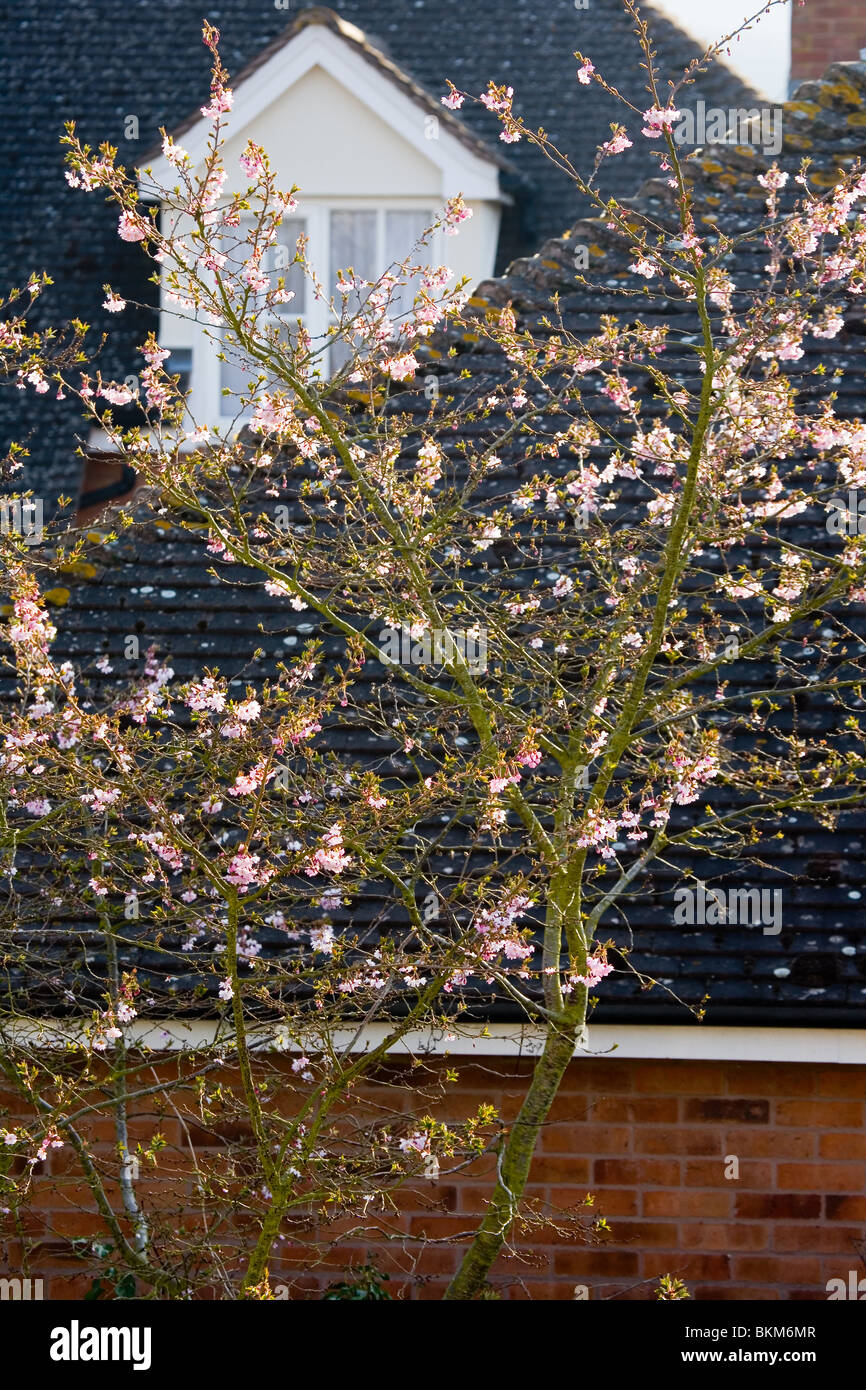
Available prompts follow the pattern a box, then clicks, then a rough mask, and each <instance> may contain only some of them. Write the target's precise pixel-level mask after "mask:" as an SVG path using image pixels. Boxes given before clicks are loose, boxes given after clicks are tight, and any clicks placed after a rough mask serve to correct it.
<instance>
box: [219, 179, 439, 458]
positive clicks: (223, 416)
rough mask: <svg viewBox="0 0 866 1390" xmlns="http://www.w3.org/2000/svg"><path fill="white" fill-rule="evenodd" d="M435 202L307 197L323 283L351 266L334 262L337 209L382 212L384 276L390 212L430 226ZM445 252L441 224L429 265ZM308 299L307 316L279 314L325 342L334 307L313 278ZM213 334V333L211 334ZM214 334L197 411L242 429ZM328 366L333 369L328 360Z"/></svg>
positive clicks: (305, 215)
mask: <svg viewBox="0 0 866 1390" xmlns="http://www.w3.org/2000/svg"><path fill="white" fill-rule="evenodd" d="M434 202H435V199H433V198H431V197H430V196H429V195H427V196H422V197H420V198H419V197H415V198H410V197H407V198H393V197H392V198H358V197H354V198H352V197H346V198H342V197H334V198H310V199H304V200H303V201H302V203H301V204H300V205H299V206H298V210H297V214H296V215H297V217H298V218H299V219H301V220H305V221H306V224H307V233H306V234H307V253H308V256H309V258H310V262H311V264H312V265H313V267H314V269H315V270H316V273H317V275H318V276H319V278H320V279H321V281H322V284H323V285H324V286H326V287H328V286H330V287H332V288H333V286H334V285H335V283H336V277H337V271H338V270H345V269H346V268H347V267H345V266H332V265H330V263H329V262H330V244H331V236H330V231H331V227H330V223H331V213H332V212H376V213H378V218H377V227H376V259H377V264H378V265H380V266H381V270H380V274H381V273H382V272H384V271H385V270H386V269H387V266H386V265H385V263H384V257H385V220H386V214H387V213H388V212H417V213H423V214H425V215H428V225H429V223H432V222H433V221H434V219H435V217H436V216H437V209H436V208H435V207H433V206H432V204H433V203H434ZM410 249H411V248H410V247H408V246H407V247H406V248H405V253H406V254H407V255H408V253H409V251H410ZM442 256H443V247H442V230H441V228H438V229H437V230H436V231H435V232H434V233H433V235H432V236H431V238H430V242H429V245H428V247H427V249H426V253H425V257H426V263H429V264H430V265H431V266H438V265H440V264H441V263H442ZM306 298H307V303H306V312H305V313H304V314H303V315H297V314H295V315H293V314H292V312H291V308H292V306H291V305H288V306H287V308H288V312H287V313H286V314H284V315H283V314H281V315H274V318H275V319H276V318H278V317H279V318H280V319H283V320H285V321H286V322H288V323H294V322H296V320H297V319H298V318H299V317H300V318H301V319H302V322H303V323H304V326H305V327H306V329H307V332H308V333H309V334H310V336H311V337H312V338H313V340H314V341H316V340H321V338H322V337H323V336H324V334H325V333H326V332H327V329H328V323H329V315H328V309H327V306H326V305H325V304H324V303H323V302H322V301H321V300H319V299H317V298H316V297H315V296H314V294H313V290H312V285H311V284H310V282H309V281H308V282H307V297H306ZM208 332H209V334H210V335H211V336H208ZM208 332H205V330H204V329H203V328H200V331H199V332H198V334H197V335H196V341H195V344H194V346H193V353H192V376H191V380H192V390H193V395H192V406H193V412H194V413H195V415H196V417H197V418H198V419H199V420H201V419H204V420H207V421H209V422H212V423H213V424H214V425H216V426H217V427H218V428H219V429H220V430H221V431H226V430H231V429H232V426H233V425H234V429H235V432H236V431H237V430H239V429H240V428H241V427H242V426H243V424H244V420H242V419H241V420H236V418H235V417H236V412H233V413H231V414H229V413H226V411H225V406H226V403H227V401H228V400H229V399H230V398H229V397H225V396H223V394H222V363H221V362H220V360H219V357H218V353H219V351H220V348H219V343H218V333H219V329H218V328H217V327H216V326H214V327H212V328H210V329H209V331H208ZM325 365H326V368H327V362H326V364H325Z"/></svg>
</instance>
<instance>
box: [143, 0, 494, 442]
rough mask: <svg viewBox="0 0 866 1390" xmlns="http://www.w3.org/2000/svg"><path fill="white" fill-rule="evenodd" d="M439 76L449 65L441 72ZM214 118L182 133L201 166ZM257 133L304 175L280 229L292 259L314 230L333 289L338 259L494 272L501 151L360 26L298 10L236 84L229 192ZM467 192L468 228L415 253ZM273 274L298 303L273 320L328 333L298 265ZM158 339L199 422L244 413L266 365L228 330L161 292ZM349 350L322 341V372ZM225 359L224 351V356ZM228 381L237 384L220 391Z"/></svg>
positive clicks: (407, 298)
mask: <svg viewBox="0 0 866 1390" xmlns="http://www.w3.org/2000/svg"><path fill="white" fill-rule="evenodd" d="M443 84H444V76H443ZM209 130H210V122H208V121H206V120H196V121H194V122H193V123H192V125H191V126H190V128H189V129H185V130H184V133H183V136H182V137H181V138H182V144H183V146H184V148H185V149H186V150H188V152H189V155H190V158H191V160H192V162H193V166H194V167H195V168H197V169H201V166H202V160H203V159H204V156H205V152H206V148H207V138H208V134H209ZM249 139H253V140H254V141H256V142H257V143H258V144H261V145H263V146H264V147H265V149H266V150H267V151H268V153H269V155H270V158H271V163H272V166H273V168H274V170H275V173H276V175H277V180H278V184H279V185H280V186H281V187H283V188H290V187H292V186H293V185H297V187H298V189H299V193H298V211H297V216H294V217H291V218H289V219H287V221H286V222H285V223H284V224H283V227H282V228H281V230H280V245H279V247H278V248H277V250H278V252H279V251H280V250H282V251H283V252H284V255H285V258H286V259H287V261H288V262H290V261H291V260H292V259H293V257H294V248H295V243H296V241H297V237H298V235H299V233H302V232H303V233H304V234H305V235H306V236H307V237H308V238H309V243H308V257H309V260H310V263H311V265H312V266H313V268H314V269H315V271H316V274H317V276H318V277H319V279H320V280H321V283H322V285H323V286H325V287H327V289H328V291H329V292H332V291H333V290H334V289H335V288H336V276H337V271H338V270H345V269H348V268H349V267H353V268H354V270H355V273H356V274H357V275H359V276H360V277H361V278H363V279H368V280H375V279H377V278H378V277H379V276H380V275H381V274H382V273H383V272H384V271H385V270H386V269H387V268H388V267H389V266H390V265H392V264H393V263H400V262H402V261H403V260H404V259H406V258H407V257H408V256H410V255H412V259H413V261H415V262H416V263H418V264H426V263H428V262H429V263H430V264H435V265H439V264H442V263H443V262H445V263H446V264H447V265H448V266H449V267H450V268H451V269H452V270H453V272H454V277H455V281H456V280H460V279H463V278H464V277H466V278H467V279H468V282H469V287H470V289H471V287H472V286H473V285H474V284H477V283H478V281H479V280H481V279H484V278H486V277H488V276H489V275H491V274H492V273H493V267H494V263H495V259H496V248H497V240H498V235H499V222H500V214H501V209H502V205H503V203H504V202H505V201H507V199H506V197H505V195H503V194H502V193H501V191H500V188H499V173H500V168H501V167H502V164H503V160H502V157H501V154H500V152H499V151H498V150H494V149H491V148H490V147H488V146H487V145H485V144H484V143H483V142H482V141H480V140H479V139H477V138H476V137H475V136H474V135H472V134H471V133H470V131H469V130H468V129H467V127H466V126H465V125H463V123H462V121H461V120H459V119H458V118H457V117H456V116H455V115H454V114H453V113H452V112H450V111H448V110H446V108H445V107H443V106H442V104H441V102H440V101H439V98H438V96H432V95H430V94H428V93H425V92H423V91H422V90H421V89H420V88H419V87H418V86H417V84H415V83H414V82H413V81H412V80H411V79H410V78H408V77H407V76H406V74H404V73H402V72H401V71H400V70H399V69H398V68H396V67H395V66H394V64H393V63H391V62H390V61H389V60H388V59H386V58H385V57H384V56H383V55H382V54H381V53H379V52H378V51H377V50H376V49H375V48H373V47H372V46H371V45H370V44H369V43H368V42H367V40H366V38H365V36H364V35H363V33H361V31H360V30H358V29H356V28H355V27H354V26H353V25H351V24H347V23H346V22H345V21H344V20H342V19H340V18H338V17H337V16H336V15H334V14H333V13H331V12H329V11H326V10H310V11H307V12H306V13H304V14H302V15H301V16H300V17H299V19H298V20H297V21H296V22H295V24H294V25H293V26H292V27H291V28H290V29H289V30H288V31H287V33H286V36H285V38H284V39H283V41H282V42H281V43H277V44H275V45H272V49H271V51H270V54H269V56H267V58H266V59H265V60H264V61H260V62H258V63H257V64H256V65H255V71H254V72H252V71H250V73H249V75H246V74H244V73H242V74H240V76H239V77H238V78H237V79H236V80H235V83H234V104H233V107H232V112H231V117H230V119H229V124H228V134H227V139H226V143H225V146H224V149H223V158H224V161H225V166H226V171H227V174H228V179H227V182H226V185H225V187H224V189H223V193H224V194H226V195H229V194H231V193H234V192H237V191H242V190H243V189H245V188H246V178H245V176H244V174H243V171H242V169H241V167H240V164H239V159H240V156H241V154H242V153H243V150H244V147H245V146H246V143H247V141H248V140H249ZM144 163H145V166H147V165H148V164H149V165H150V166H151V167H152V169H153V173H154V176H155V179H156V181H157V183H163V184H165V185H166V186H168V187H171V186H172V185H173V183H174V182H176V175H175V172H174V170H173V169H172V168H171V166H170V165H168V164H167V162H166V161H165V160H164V159H163V157H162V154H161V153H155V154H154V156H153V157H151V158H149V159H146V160H145V161H144ZM458 193H461V194H462V195H463V197H464V198H465V200H466V203H467V205H468V207H469V208H470V209H471V211H472V214H473V216H472V220H471V221H470V222H468V223H466V225H465V227H464V228H462V229H461V234H460V236H458V237H456V238H454V239H453V240H452V239H450V238H449V239H448V240H447V242H445V244H443V239H441V238H440V236H439V235H438V234H436V235H434V237H433V238H432V239H431V243H430V245H429V246H427V247H425V248H421V249H420V250H419V251H418V252H416V253H414V254H413V251H412V248H413V245H414V244H415V243H416V242H417V240H418V237H419V235H420V234H421V232H422V231H423V230H424V229H425V228H426V227H429V226H430V225H431V223H432V222H433V221H434V220H435V218H436V216H437V215H438V213H439V212H440V210H441V209H442V207H443V206H444V204H445V203H446V202H447V200H448V199H449V198H452V197H454V196H455V195H456V194H458ZM267 270H268V274H272V275H274V277H276V275H278V274H283V275H284V276H285V279H286V283H287V287H288V288H289V289H290V290H293V291H294V295H295V297H294V299H293V300H292V301H291V303H289V304H287V305H285V306H284V307H282V308H280V310H279V313H275V314H274V316H273V318H274V322H275V323H282V324H284V325H285V331H286V332H291V330H292V325H293V324H296V323H297V321H298V320H299V319H300V321H301V323H302V324H303V326H304V328H305V329H306V331H307V332H308V333H309V334H310V336H311V338H312V339H313V340H314V342H317V343H319V344H323V343H324V342H325V338H326V335H327V331H328V327H329V310H328V306H327V304H326V303H325V302H323V300H322V299H320V298H318V297H317V296H316V295H315V294H314V292H313V287H312V285H311V284H310V283H309V282H308V281H306V280H305V277H304V276H303V274H302V272H301V269H300V267H297V266H295V267H290V266H289V265H287V264H284V265H282V266H280V265H279V263H278V262H277V261H275V260H274V258H273V256H272V257H271V263H270V265H269V266H268V267H267ZM414 294H415V287H414V286H412V285H409V286H406V287H405V288H404V289H403V291H402V292H401V298H400V301H399V302H396V303H395V304H394V314H393V316H394V318H395V322H397V321H398V320H399V316H400V314H401V313H405V312H406V311H408V310H409V309H410V308H411V305H412V301H413V299H414ZM160 340H161V341H162V342H163V343H164V344H165V346H167V347H170V348H172V350H173V351H174V352H175V354H176V353H177V352H178V350H181V349H186V350H187V351H189V352H190V354H191V359H192V370H191V383H192V384H191V395H190V410H191V413H192V415H193V417H194V419H195V420H196V422H197V423H198V424H207V425H211V426H215V425H218V426H220V427H221V428H222V429H226V428H230V427H231V426H232V425H233V424H234V425H239V424H240V423H242V422H243V419H244V417H245V416H248V415H249V413H250V411H249V408H247V409H245V410H241V409H240V404H239V401H238V395H239V394H249V393H248V390H247V385H248V382H249V381H250V380H255V379H256V377H257V376H258V375H259V369H258V368H256V367H255V364H253V363H248V362H244V361H243V359H242V358H241V357H240V355H239V353H238V350H237V348H236V347H235V348H233V347H232V344H231V342H230V335H229V334H227V333H226V332H225V331H223V330H220V329H219V328H218V327H215V326H213V325H206V324H203V323H200V322H196V321H195V320H194V319H192V318H186V319H184V318H183V317H179V316H178V314H177V311H176V309H175V308H174V306H173V305H172V304H170V303H169V302H168V301H166V303H165V306H164V312H163V315H162V318H161V324H160ZM350 351H351V349H350V348H349V347H348V346H346V345H345V344H343V343H333V344H331V345H330V346H329V347H327V348H326V349H325V350H323V358H322V370H323V373H328V372H333V371H336V370H337V369H339V367H340V366H342V365H343V364H344V363H345V361H346V360H347V357H348V355H349V353H350ZM221 359H224V360H221ZM225 392H228V393H229V394H228V395H226V394H224V393H225Z"/></svg>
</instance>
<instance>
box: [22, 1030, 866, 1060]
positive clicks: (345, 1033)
mask: <svg viewBox="0 0 866 1390" xmlns="http://www.w3.org/2000/svg"><path fill="white" fill-rule="evenodd" d="M281 1031H282V1030H281V1029H280V1028H279V1026H278V1025H275V1024H270V1025H263V1026H260V1027H258V1028H256V1027H255V1026H252V1027H251V1029H250V1033H251V1041H252V1042H253V1045H254V1046H255V1047H256V1048H257V1049H261V1050H268V1051H270V1050H277V1051H285V1052H295V1051H297V1052H299V1051H300V1050H301V1045H300V1043H298V1044H295V1043H292V1042H291V1041H289V1040H288V1039H286V1040H285V1041H282V1040H281V1041H280V1042H279V1043H277V1042H276V1039H277V1037H278V1036H279V1034H280V1033H281ZM388 1031H389V1028H388V1025H387V1024H385V1023H374V1024H369V1025H367V1027H365V1028H363V1029H361V1030H360V1031H359V1030H354V1029H351V1028H345V1029H342V1030H340V1031H339V1032H337V1033H336V1034H333V1035H332V1036H331V1041H332V1044H333V1045H334V1046H335V1047H336V1048H337V1049H338V1050H341V1049H345V1048H349V1047H351V1049H352V1050H353V1051H355V1052H362V1051H369V1050H370V1049H372V1048H374V1047H377V1046H378V1045H379V1044H380V1043H381V1042H383V1041H384V1039H385V1037H386V1036H387V1033H388ZM124 1035H125V1039H126V1043H127V1046H131V1047H135V1046H144V1047H146V1048H149V1049H151V1050H152V1051H154V1052H175V1051H184V1050H194V1049H197V1048H210V1047H212V1046H214V1044H218V1045H219V1047H220V1049H221V1050H224V1051H225V1053H226V1054H227V1056H228V1054H230V1053H231V1050H232V1034H231V1030H230V1029H228V1028H225V1027H221V1026H220V1025H219V1024H218V1023H217V1022H216V1021H212V1022H207V1021H205V1020H197V1021H193V1022H189V1023H181V1022H178V1021H177V1020H167V1021H165V1022H163V1021H162V1020H159V1019H147V1018H138V1019H136V1020H135V1021H134V1022H133V1023H132V1024H129V1025H127V1027H126V1028H125V1030H124ZM4 1037H5V1038H8V1039H9V1040H14V1041H16V1042H18V1043H28V1042H29V1043H30V1045H31V1046H41V1047H48V1048H65V1047H67V1046H68V1045H69V1044H70V1043H79V1042H81V1041H82V1040H83V1038H84V1030H83V1027H82V1025H81V1024H76V1023H74V1022H72V1021H69V1020H62V1019H32V1020H30V1019H16V1020H14V1021H12V1022H11V1023H10V1024H6V1025H3V1024H2V1023H0V1046H2V1045H3V1039H4ZM306 1045H307V1046H308V1047H312V1046H314V1045H315V1044H314V1040H312V1039H311V1040H310V1041H308V1043H307V1044H306ZM543 1045H544V1032H543V1030H542V1029H539V1028H533V1027H529V1026H527V1025H524V1024H520V1023H490V1024H483V1023H461V1024H457V1025H455V1027H454V1029H453V1030H452V1029H449V1028H425V1029H415V1030H413V1031H412V1032H410V1033H407V1034H406V1036H405V1037H403V1038H401V1040H400V1041H399V1042H398V1043H397V1045H396V1046H395V1047H394V1048H392V1050H391V1054H390V1055H391V1056H406V1055H409V1056H419V1055H420V1056H423V1055H428V1056H437V1057H442V1056H448V1055H450V1056H455V1057H471V1056H475V1057H535V1056H537V1055H538V1053H539V1052H540V1051H541V1049H542V1047H543ZM575 1056H576V1057H614V1058H642V1057H644V1058H648V1059H652V1058H655V1059H668V1060H670V1061H715V1062H719V1061H728V1062H796V1063H801V1064H802V1063H808V1064H810V1065H815V1064H816V1063H817V1064H826V1063H829V1064H835V1065H842V1066H844V1065H851V1066H854V1065H861V1066H862V1065H866V1030H864V1029H859V1028H725V1027H712V1026H708V1025H706V1024H695V1025H692V1026H689V1025H686V1026H683V1027H678V1026H674V1025H664V1024H661V1025H659V1024H640V1023H637V1024H636V1023H629V1024H621V1025H619V1024H611V1023H608V1024H596V1025H593V1026H592V1027H590V1028H589V1029H587V1031H586V1034H585V1035H584V1037H583V1039H582V1040H581V1043H580V1044H579V1045H578V1046H577V1047H576V1048H575Z"/></svg>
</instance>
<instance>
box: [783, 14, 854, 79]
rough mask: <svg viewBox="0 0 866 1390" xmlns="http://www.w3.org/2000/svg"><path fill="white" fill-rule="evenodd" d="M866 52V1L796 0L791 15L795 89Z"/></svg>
mask: <svg viewBox="0 0 866 1390" xmlns="http://www.w3.org/2000/svg"><path fill="white" fill-rule="evenodd" d="M864 49H866V3H864V0H805V4H803V3H801V0H794V3H793V8H792V14H791V86H792V88H794V87H796V86H797V85H798V83H800V82H805V81H808V80H809V79H812V78H816V77H820V76H821V75H822V73H823V72H824V69H825V68H827V67H829V65H830V63H846V62H851V61H852V60H854V59H857V58H859V57H860V55H861V52H862V51H863V50H864Z"/></svg>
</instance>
